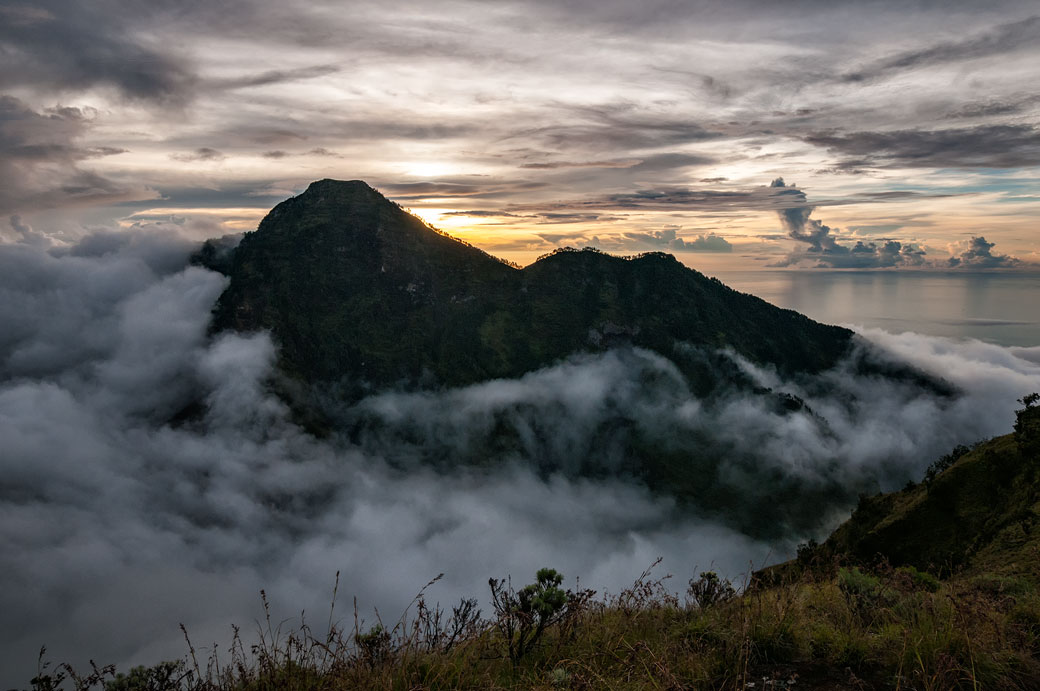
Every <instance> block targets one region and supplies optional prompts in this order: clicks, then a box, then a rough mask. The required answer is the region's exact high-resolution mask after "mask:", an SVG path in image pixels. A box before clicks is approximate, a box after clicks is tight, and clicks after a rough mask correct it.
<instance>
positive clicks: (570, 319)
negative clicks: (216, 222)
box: [196, 179, 852, 397]
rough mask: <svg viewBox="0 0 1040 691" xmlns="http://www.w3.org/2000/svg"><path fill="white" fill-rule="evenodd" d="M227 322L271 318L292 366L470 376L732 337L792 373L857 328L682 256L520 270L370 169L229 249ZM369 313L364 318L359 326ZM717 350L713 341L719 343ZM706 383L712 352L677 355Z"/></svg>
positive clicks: (358, 386)
mask: <svg viewBox="0 0 1040 691" xmlns="http://www.w3.org/2000/svg"><path fill="white" fill-rule="evenodd" d="M216 249H217V248H216V247H215V246H214V244H213V243H209V244H207V246H206V247H204V249H203V251H202V252H200V253H199V254H198V255H196V261H198V263H201V264H203V265H207V266H209V267H210V268H213V269H215V270H219V271H221V272H223V273H225V274H226V275H228V276H229V277H230V279H231V281H230V284H229V286H228V288H227V289H226V290H225V291H224V293H223V294H222V295H221V297H220V299H219V300H218V303H217V306H216V308H215V310H214V320H213V328H214V330H215V331H220V330H225V329H231V330H236V331H245V332H249V331H257V330H263V329H267V330H270V331H271V333H272V335H273V336H274V338H275V340H276V341H277V342H278V343H279V346H280V362H279V364H280V366H281V369H282V370H283V371H284V372H285V373H287V374H288V375H289V376H290V377H291V378H294V379H299V380H303V381H306V382H309V383H314V382H344V381H347V382H348V384H349V385H348V387H347V388H348V389H349V390H350V391H351V392H353V393H348V394H347V396H348V397H356V396H357V395H359V394H360V393H362V392H363V391H364V390H367V389H370V388H372V387H380V386H387V385H401V384H402V383H403V384H405V385H406V386H420V387H422V386H430V385H433V386H457V385H465V384H469V383H475V382H477V381H483V380H486V379H490V378H499V377H516V376H519V375H521V374H523V373H525V372H529V371H532V370H534V369H538V368H539V367H544V366H546V365H548V364H551V363H552V362H555V361H558V360H560V359H561V358H564V357H566V356H568V355H570V354H572V353H574V352H578V351H586V350H587V351H593V352H595V351H602V350H604V349H607V348H610V347H614V346H617V345H626V344H631V345H634V346H639V347H647V348H649V349H650V350H653V351H655V352H658V353H661V354H663V355H665V356H666V357H669V358H670V359H675V354H674V352H673V349H674V344H675V343H676V342H684V343H689V344H694V345H696V346H700V347H703V348H705V349H707V350H709V351H711V350H714V349H718V348H731V349H732V350H733V351H734V352H736V353H738V354H740V355H741V356H744V357H747V358H748V359H749V360H751V361H753V362H756V363H760V364H769V365H773V366H775V367H776V368H777V369H778V370H779V371H781V372H802V371H804V372H816V371H820V370H822V369H826V368H827V367H830V366H832V365H833V364H834V363H835V362H837V361H838V359H840V358H841V357H842V356H843V355H844V354H846V352H847V351H848V349H849V344H850V340H851V336H852V332H851V331H848V330H847V329H843V328H841V327H833V326H826V325H822V324H817V323H816V322H814V321H812V320H811V319H809V318H808V317H805V316H803V315H800V314H798V313H796V312H793V311H790V310H783V309H780V308H777V307H774V306H772V305H769V304H768V303H766V302H765V301H762V300H761V299H759V298H756V297H754V296H750V295H745V294H742V293H738V292H737V291H733V290H732V289H729V288H727V287H725V286H724V285H723V284H722V283H721V282H719V281H717V280H716V279H711V278H708V277H706V276H704V275H703V274H701V273H699V272H697V271H695V270H693V269H690V268H688V267H686V266H684V265H682V264H681V263H680V262H679V261H678V260H676V259H675V258H674V257H672V256H671V255H666V254H663V253H648V254H644V255H638V256H636V257H634V258H620V257H614V256H612V255H608V254H605V253H602V252H599V251H594V250H580V251H579V250H570V251H568V250H558V251H556V252H552V253H549V254H548V255H546V256H543V257H541V258H540V259H539V260H538V261H536V262H535V263H533V264H531V265H529V266H527V267H524V268H522V269H520V268H516V267H513V266H510V265H509V264H507V263H505V262H503V261H502V260H499V259H497V258H495V257H493V256H491V255H490V254H488V253H486V252H484V251H483V250H480V249H478V248H475V247H472V246H471V245H468V244H467V243H464V242H462V241H459V240H457V239H455V238H451V237H450V236H447V235H445V234H443V233H441V232H439V231H437V230H435V229H433V228H432V227H430V226H429V225H428V224H426V223H425V222H424V221H422V220H421V219H418V218H417V217H415V216H413V215H411V214H409V213H407V212H406V211H405V210H404V209H403V208H401V207H400V206H399V205H397V204H395V203H393V202H391V201H389V200H388V199H386V198H385V197H383V196H382V195H381V194H380V193H379V192H377V191H376V190H375V189H373V188H372V187H370V186H369V185H367V184H366V183H364V182H363V181H360V180H353V181H347V182H340V181H335V180H328V179H326V180H320V181H317V182H314V183H312V184H311V185H310V186H309V187H308V188H307V190H306V191H305V192H303V193H302V194H300V195H298V196H296V197H292V198H290V199H287V200H286V201H284V202H281V203H280V204H278V205H277V206H275V207H274V209H272V211H271V212H270V213H269V214H268V215H267V216H266V217H265V218H264V219H263V220H262V221H261V223H260V224H259V226H258V228H257V230H256V231H254V232H252V233H247V234H246V235H245V236H244V237H243V238H242V241H241V242H240V244H239V245H238V247H237V248H236V249H235V250H234V251H233V252H232V253H231V255H230V258H229V259H227V258H225V259H224V260H222V261H216V260H215V259H214V258H215V257H216V255H217V254H218V253H217V252H216ZM360 324H364V327H363V328H361V327H359V326H358V325H360ZM707 357H708V358H709V359H711V355H710V354H709V355H707ZM680 365H681V366H682V368H683V370H684V374H686V375H687V376H689V377H690V378H691V380H692V381H693V383H694V385H695V387H696V388H699V389H702V390H710V389H711V388H712V387H713V386H714V385H716V384H717V383H718V382H717V381H714V380H715V379H717V377H716V376H715V375H713V373H712V369H713V368H717V367H720V366H721V365H719V363H717V362H713V363H710V365H709V366H707V367H705V365H704V364H703V363H701V364H694V363H685V364H683V363H680Z"/></svg>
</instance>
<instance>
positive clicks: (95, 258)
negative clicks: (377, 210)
mask: <svg viewBox="0 0 1040 691" xmlns="http://www.w3.org/2000/svg"><path fill="white" fill-rule="evenodd" d="M191 247H192V245H191V244H190V243H188V242H187V241H184V240H179V239H173V240H169V239H166V238H164V237H154V236H149V234H148V233H147V231H146V229H141V230H139V231H137V232H136V233H134V234H131V235H129V236H115V235H106V234H103V233H99V234H95V235H94V236H92V237H91V238H90V239H89V240H86V241H84V242H83V243H80V244H79V245H76V246H73V247H71V248H66V249H63V250H53V249H52V250H50V251H46V250H44V249H41V248H33V247H27V246H24V245H19V246H14V245H4V246H0V295H2V297H3V300H0V325H2V327H3V328H0V436H2V438H3V439H4V441H5V443H4V449H3V452H2V453H0V476H2V478H3V479H2V480H0V513H2V515H3V516H4V520H3V521H2V522H0V549H2V550H3V552H4V554H7V555H14V557H15V558H13V559H10V560H9V561H8V566H7V568H5V569H4V571H3V573H2V574H0V608H2V609H3V611H4V612H5V615H6V616H7V617H8V619H9V620H10V621H13V622H17V623H18V625H17V626H12V627H5V628H4V630H3V631H2V632H0V650H2V653H0V667H2V668H3V669H4V670H5V671H4V675H5V676H4V679H3V680H2V681H3V683H6V684H17V685H24V684H26V683H27V680H28V677H29V676H31V674H33V673H34V672H35V660H36V653H37V651H38V649H39V646H40V645H42V644H46V645H47V646H48V649H49V651H50V655H51V657H52V659H62V660H70V661H72V662H74V663H79V664H84V663H85V660H86V658H88V657H92V658H94V659H95V660H97V661H98V662H99V663H104V662H110V661H112V662H120V663H124V664H125V663H129V662H136V663H149V662H150V663H154V662H155V661H157V660H159V659H164V658H168V657H171V656H172V657H176V656H179V655H181V654H183V653H184V649H183V640H182V638H181V636H180V632H179V631H178V630H177V623H178V622H184V623H185V625H186V626H187V628H188V630H189V632H190V633H191V635H192V637H193V639H194V640H196V641H206V642H209V641H227V640H229V636H230V628H229V627H230V625H231V624H232V623H238V624H245V625H246V628H248V623H249V622H250V621H252V620H253V619H254V618H256V617H257V616H259V614H260V611H261V610H260V603H259V600H258V597H257V592H258V590H259V589H260V588H261V587H263V588H265V589H266V592H267V593H268V596H269V598H270V599H271V600H272V601H273V603H274V606H275V611H274V613H273V616H275V617H277V618H279V619H280V618H282V617H283V616H284V617H291V616H294V615H298V613H299V611H300V610H301V609H306V610H307V611H308V612H309V613H320V612H327V601H328V597H329V594H330V590H331V587H332V583H333V580H334V576H335V573H336V571H340V572H341V573H342V577H341V585H340V590H341V592H342V593H349V594H356V595H357V596H358V598H359V599H358V602H359V607H360V608H361V610H362V613H363V614H364V613H365V612H372V611H373V610H372V608H373V607H378V608H379V610H380V612H382V613H383V616H384V617H392V616H395V614H396V613H398V612H400V611H401V610H402V609H403V607H404V606H405V605H406V604H407V602H408V600H410V598H411V596H412V595H413V594H414V592H415V591H417V590H418V588H419V587H421V586H422V584H423V583H425V582H426V580H428V579H429V578H431V577H432V576H434V575H436V574H437V573H440V572H444V573H445V578H444V580H443V581H441V582H440V583H438V585H437V586H436V588H435V589H434V590H433V591H432V592H431V593H430V595H431V598H434V599H440V600H441V601H442V602H449V601H452V600H454V599H455V598H456V597H458V596H461V595H470V596H481V595H483V584H486V579H487V578H488V577H489V576H501V575H505V574H512V575H513V576H514V577H515V578H517V579H523V578H525V577H528V576H529V575H530V574H531V573H532V572H533V570H534V569H536V568H538V567H540V566H543V565H546V564H548V565H552V566H554V567H556V568H558V569H560V570H561V571H563V572H564V573H566V574H567V576H568V579H571V578H573V577H575V576H581V578H582V581H581V582H582V584H583V585H588V586H590V587H596V588H610V589H613V590H616V589H618V588H620V587H621V586H623V585H625V584H627V583H629V582H631V580H632V579H633V578H635V576H637V575H638V574H639V573H640V572H641V571H642V570H643V569H644V568H645V567H646V566H647V565H648V564H649V563H650V562H652V561H653V560H654V559H655V558H656V557H657V556H659V555H663V556H664V557H665V568H667V569H669V570H670V571H672V572H674V573H676V574H678V575H679V576H680V577H682V578H685V577H686V576H687V574H693V573H694V570H695V569H696V568H697V567H705V566H708V565H714V566H715V568H717V569H718V570H720V571H722V572H725V573H728V574H733V575H736V574H738V573H740V572H741V571H743V570H744V569H746V567H747V564H748V562H749V561H750V562H753V563H754V564H755V565H756V566H757V565H761V564H763V563H765V562H767V561H772V560H776V559H780V558H783V557H784V556H786V555H788V554H790V553H791V550H792V548H793V545H794V543H795V542H797V541H798V540H800V539H804V538H805V537H807V536H808V535H810V534H811V535H817V536H819V535H820V534H821V531H825V530H826V529H827V528H829V527H830V526H832V525H833V524H834V523H835V522H836V521H838V520H840V519H841V518H842V517H843V516H844V515H845V514H846V512H847V511H848V510H849V506H850V503H853V502H854V501H855V493H856V492H858V491H867V492H871V491H877V490H879V489H891V488H894V487H899V486H902V484H903V483H905V482H906V480H908V479H916V478H918V477H920V475H921V473H922V472H923V470H924V468H925V467H926V466H927V464H928V463H930V462H931V461H932V460H934V458H935V457H937V456H938V455H940V454H942V453H945V452H946V451H948V450H949V449H950V448H951V447H952V446H953V445H955V444H957V443H969V442H972V441H975V440H976V439H979V438H982V437H986V436H989V435H993V434H1000V433H1004V432H1006V431H1008V430H1009V429H1010V425H1011V423H1012V421H1013V418H1014V416H1013V410H1014V408H1015V407H1016V406H1017V404H1016V402H1015V399H1017V398H1018V397H1020V396H1022V395H1023V393H1025V392H1029V391H1032V390H1037V389H1040V356H1037V354H1036V353H1035V352H1034V350H1035V349H1034V350H1030V349H1014V350H1009V349H1005V348H1001V347H998V346H993V345H987V344H983V343H979V342H974V341H969V342H955V341H948V340H945V339H937V338H925V337H920V336H915V335H913V334H903V335H901V336H892V335H889V334H885V333H883V332H864V333H863V334H862V336H861V338H860V341H859V344H858V346H857V352H856V353H855V354H853V357H852V359H850V360H849V361H848V362H847V363H843V364H842V365H840V366H839V367H838V368H836V369H835V370H833V371H830V372H825V373H822V374H821V375H818V376H816V377H807V378H801V379H798V380H785V379H782V378H780V377H778V375H776V373H775V372H772V371H770V370H768V369H762V368H759V367H756V366H754V365H752V364H750V363H747V362H743V361H741V360H740V359H739V358H737V357H736V356H730V357H732V359H733V362H734V363H735V365H736V366H737V367H739V368H741V369H743V370H744V371H745V373H746V374H747V376H749V377H751V378H752V379H753V380H754V381H755V382H756V383H757V384H758V385H760V386H762V387H765V388H770V389H773V390H774V391H777V392H781V391H782V392H785V393H789V394H791V395H794V396H798V397H799V398H801V399H802V400H804V401H805V403H806V404H807V407H805V408H803V409H800V410H795V411H790V410H786V411H785V410H780V409H778V408H777V406H776V405H775V403H774V402H771V399H770V398H769V397H764V396H758V395H747V394H745V393H740V392H738V391H732V392H730V393H728V394H724V395H721V396H720V397H718V398H717V399H713V400H701V399H698V398H697V397H695V396H694V395H692V394H691V392H690V390H689V388H688V386H687V384H686V382H685V380H684V379H683V377H682V376H681V375H680V374H679V373H678V370H677V368H676V367H675V365H674V364H673V363H672V362H671V361H670V360H668V359H666V358H663V357H661V356H660V355H656V354H653V353H649V352H646V351H640V350H618V351H610V352H607V353H603V354H600V355H580V354H579V355H576V356H574V357H573V358H570V359H568V360H566V361H564V362H561V363H558V364H556V365H554V366H552V367H548V368H546V369H544V370H540V371H537V372H532V373H530V374H528V375H526V376H524V377H521V378H519V379H516V380H500V381H490V382H486V383H483V384H479V385H475V386H472V387H467V388H464V389H457V390H449V391H443V392H419V393H402V392H395V391H386V392H381V393H377V394H374V395H372V396H370V397H369V398H366V399H364V400H362V401H361V402H360V403H358V404H357V405H356V406H353V407H351V408H350V409H347V410H344V411H343V415H344V416H345V417H346V418H348V419H350V420H353V421H354V423H355V425H360V427H357V426H356V427H355V428H354V429H355V433H353V434H352V435H351V436H350V438H347V437H346V436H344V437H338V436H334V437H332V438H330V439H324V440H320V439H316V438H314V437H312V436H310V435H309V434H307V433H306V432H304V431H303V430H302V429H300V428H299V427H297V426H296V425H295V424H294V423H293V422H292V417H291V415H290V413H289V411H288V410H287V409H286V407H285V405H284V404H283V403H282V402H281V401H280V400H279V399H277V398H275V397H273V396H272V395H271V394H270V393H269V390H268V381H269V378H270V377H271V376H272V373H273V370H272V367H273V363H274V360H275V356H276V351H275V347H274V345H273V344H272V342H271V341H270V339H269V338H268V337H267V336H266V335H264V334H257V335H252V336H241V335H232V334H224V335H218V336H216V337H210V336H208V335H207V327H208V323H209V313H210V308H211V306H212V304H213V301H214V300H215V299H216V297H217V295H219V293H220V291H221V290H222V289H223V287H224V281H225V279H224V278H223V277H221V276H220V275H218V274H215V273H211V272H209V271H205V270H203V269H200V268H195V267H186V258H187V255H188V253H189V252H190V250H191ZM701 356H702V354H701V353H700V352H699V351H697V349H691V348H689V347H687V346H684V345H683V344H676V352H675V354H674V357H675V358H684V357H701ZM864 357H867V358H882V359H884V358H895V359H898V360H901V361H909V362H911V363H913V364H914V365H916V366H917V367H919V368H921V369H922V370H923V371H925V372H929V373H931V374H932V375H933V376H941V377H945V378H946V379H947V381H948V382H949V383H950V385H952V386H953V387H954V388H956V389H957V390H958V391H959V392H960V393H958V394H956V395H953V396H948V395H933V394H929V393H927V392H926V391H922V390H921V389H920V387H918V386H915V385H913V384H911V383H908V382H899V381H892V380H886V379H881V378H877V377H873V376H866V375H862V374H857V372H858V371H859V370H858V369H857V367H856V364H855V362H856V360H857V359H858V358H864ZM200 403H201V406H200V405H199V404H200ZM191 411H195V412H191ZM633 435H635V436H633ZM635 437H639V438H641V439H644V440H645V441H647V443H652V445H654V446H657V447H659V448H660V449H665V450H668V451H669V452H670V453H677V454H687V453H692V457H696V458H699V459H700V460H699V461H698V462H700V463H702V464H704V465H703V467H702V472H703V477H704V478H706V481H708V482H709V483H710V485H709V486H710V488H711V491H712V492H714V493H716V494H715V495H714V496H726V497H731V501H730V502H728V503H726V504H723V505H721V506H720V505H713V504H711V503H705V504H703V505H698V506H694V507H692V508H687V509H685V510H680V509H679V508H678V507H677V506H676V505H675V504H674V503H673V502H671V501H670V500H669V499H667V498H666V497H662V496H655V495H653V494H652V493H650V492H649V491H647V490H646V488H645V487H644V486H643V485H642V484H641V483H640V482H638V480H637V479H636V476H635V475H633V474H632V473H631V472H630V470H631V467H630V461H631V459H630V458H628V457H627V456H626V454H625V453H624V452H623V449H624V448H625V447H626V445H627V444H628V442H629V441H631V440H632V439H633V438H635ZM503 439H507V440H511V441H510V442H509V443H506V444H502V443H501V440H503ZM496 440H497V441H496ZM626 440H627V441H626ZM705 445H706V446H705ZM705 448H707V449H708V450H709V451H710V453H705V452H704V450H705ZM477 457H479V458H481V459H483V461H482V462H480V463H469V462H465V461H467V459H474V458H477ZM460 461H462V462H460ZM778 483H779V484H780V485H782V486H785V487H789V488H791V489H793V490H797V491H796V492H795V496H798V494H799V492H802V493H805V492H810V491H815V490H816V489H820V488H823V489H828V490H830V489H832V488H836V487H838V488H843V491H842V492H828V493H826V494H825V495H824V496H826V497H827V501H826V502H824V503H816V504H813V505H812V506H811V507H810V508H811V510H809V511H807V510H806V507H805V506H799V505H797V502H795V503H792V504H785V503H783V502H780V503H778V502H775V501H773V500H771V499H770V497H772V496H775V495H774V492H775V490H776V488H777V487H778V486H779V485H778ZM767 506H770V507H771V509H770V510H772V511H776V512H778V513H777V514H776V515H778V516H779V517H780V519H781V520H782V522H785V523H787V524H789V525H800V526H802V529H801V530H800V531H793V532H791V533H790V534H787V535H784V536H782V537H777V536H776V535H773V536H770V537H767V533H766V532H763V530H762V529H761V528H758V529H753V527H747V524H746V521H745V520H744V519H745V518H746V517H748V516H755V515H757V514H758V513H759V512H760V511H761V510H762V509H763V508H765V507H767ZM562 527H565V528H562ZM56 565H60V568H56ZM56 622H60V625H57V624H56Z"/></svg>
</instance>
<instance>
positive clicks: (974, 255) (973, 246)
mask: <svg viewBox="0 0 1040 691" xmlns="http://www.w3.org/2000/svg"><path fill="white" fill-rule="evenodd" d="M994 245H995V243H992V242H987V241H986V238H984V237H982V236H981V235H980V236H977V237H973V238H972V239H971V241H970V242H969V244H968V248H967V249H966V250H964V251H963V252H961V253H960V254H959V255H957V256H954V257H950V259H949V262H948V264H949V266H951V267H956V268H963V269H1006V268H1010V267H1013V266H1017V265H1019V264H1021V263H1022V262H1020V261H1019V260H1018V259H1016V258H1014V257H1011V256H1008V255H1006V254H993V247H994Z"/></svg>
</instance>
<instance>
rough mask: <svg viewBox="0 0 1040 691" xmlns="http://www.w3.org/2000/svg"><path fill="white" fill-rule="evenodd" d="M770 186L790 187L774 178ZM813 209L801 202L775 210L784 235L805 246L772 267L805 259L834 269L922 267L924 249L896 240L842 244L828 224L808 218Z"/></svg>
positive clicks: (858, 241)
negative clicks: (800, 204) (800, 203)
mask: <svg viewBox="0 0 1040 691" xmlns="http://www.w3.org/2000/svg"><path fill="white" fill-rule="evenodd" d="M770 186H771V187H774V188H779V189H792V188H791V187H788V186H787V185H786V183H785V182H784V180H783V178H777V179H776V180H773V182H772V183H771V184H770ZM815 209H816V207H814V206H810V205H804V206H793V207H790V208H786V209H780V210H778V211H777V215H778V216H779V218H780V223H781V225H782V226H783V228H784V230H785V231H787V237H789V238H790V239H792V240H797V241H798V242H800V243H804V244H805V245H807V248H806V249H804V250H798V251H795V252H793V253H791V254H789V255H788V256H787V257H786V258H785V259H783V260H781V261H779V262H776V263H775V264H774V265H775V266H792V265H795V264H798V263H800V262H804V261H806V260H809V261H811V262H813V265H814V266H815V267H817V268H836V269H880V268H893V267H907V266H922V265H923V264H924V263H925V252H924V250H922V249H920V248H918V247H915V246H914V245H910V244H904V243H902V242H900V241H898V240H882V241H879V242H863V241H862V240H857V241H856V243H855V244H854V245H851V246H850V245H847V244H843V243H842V242H840V241H839V239H838V238H837V237H836V236H835V235H834V230H833V229H832V228H831V227H830V226H828V225H825V224H823V223H822V222H821V221H819V220H817V219H814V218H810V216H811V215H812V213H813V211H815Z"/></svg>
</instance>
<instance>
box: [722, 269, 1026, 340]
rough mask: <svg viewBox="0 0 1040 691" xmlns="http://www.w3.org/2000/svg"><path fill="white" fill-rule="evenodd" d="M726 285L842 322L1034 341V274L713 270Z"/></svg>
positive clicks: (953, 335) (819, 317) (820, 318)
mask: <svg viewBox="0 0 1040 691" xmlns="http://www.w3.org/2000/svg"><path fill="white" fill-rule="evenodd" d="M709 275H713V276H715V277H716V278H718V279H719V280H720V281H722V282H723V283H725V284H726V285H728V286H730V287H731V288H734V289H736V290H740V291H742V292H745V293H751V294H752V295H757V296H758V297H760V298H762V299H763V300H766V301H768V302H771V303H773V304H774V305H777V306H779V307H786V308H788V309H793V310H796V311H798V312H801V313H802V314H805V315H807V316H809V317H812V318H813V319H815V320H817V321H820V322H824V323H828V324H841V325H845V326H863V327H875V328H880V329H884V330H885V331H889V332H891V333H901V332H904V331H914V332H917V333H922V334H927V335H930V336H947V337H951V338H974V339H978V340H981V341H985V342H988V343H995V344H999V345H1004V346H1037V345H1040V274H1023V273H999V274H998V273H964V274H955V273H926V272H895V271H855V272H852V271H714V272H709Z"/></svg>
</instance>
